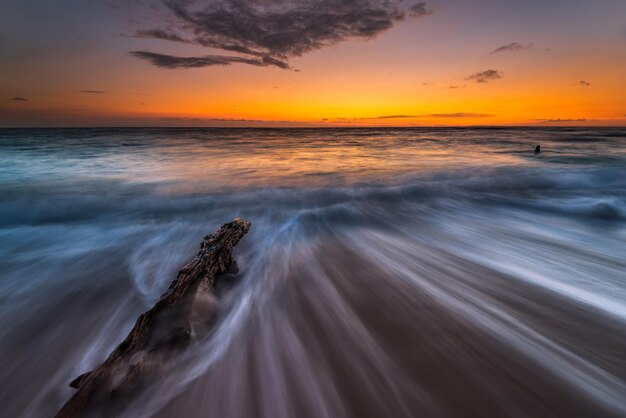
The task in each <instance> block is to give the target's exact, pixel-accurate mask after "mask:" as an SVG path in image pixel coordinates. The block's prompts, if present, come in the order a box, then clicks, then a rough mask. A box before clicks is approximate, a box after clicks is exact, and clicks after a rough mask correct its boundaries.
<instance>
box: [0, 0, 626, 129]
mask: <svg viewBox="0 0 626 418" xmlns="http://www.w3.org/2000/svg"><path fill="white" fill-rule="evenodd" d="M625 80H626V1H625V0H594V1H591V0H523V1H522V0H425V1H424V2H422V1H409V0H248V1H246V0H204V1H201V0H55V1H50V0H20V1H18V0H4V1H2V2H1V3H0V127H47V126H54V127H71V126H277V127H280V126H328V127H333V126H450V125H454V126H456V125H460V126H466V125H489V126H496V125H520V126H526V125H537V126H574V125H593V126H626V81H625Z"/></svg>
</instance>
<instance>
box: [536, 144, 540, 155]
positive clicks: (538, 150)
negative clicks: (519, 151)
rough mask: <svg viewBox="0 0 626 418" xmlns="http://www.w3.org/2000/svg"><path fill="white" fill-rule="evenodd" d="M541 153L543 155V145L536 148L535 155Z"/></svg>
mask: <svg viewBox="0 0 626 418" xmlns="http://www.w3.org/2000/svg"><path fill="white" fill-rule="evenodd" d="M539 153H541V145H537V146H536V147H535V154H539Z"/></svg>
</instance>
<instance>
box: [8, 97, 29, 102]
mask: <svg viewBox="0 0 626 418" xmlns="http://www.w3.org/2000/svg"><path fill="white" fill-rule="evenodd" d="M11 100H12V101H14V102H27V101H28V99H26V98H24V97H14V98H12V99H11Z"/></svg>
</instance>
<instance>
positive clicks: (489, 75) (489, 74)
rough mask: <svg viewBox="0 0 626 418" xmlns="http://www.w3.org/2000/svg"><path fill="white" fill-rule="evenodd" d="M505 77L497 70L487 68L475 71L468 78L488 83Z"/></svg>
mask: <svg viewBox="0 0 626 418" xmlns="http://www.w3.org/2000/svg"><path fill="white" fill-rule="evenodd" d="M502 77H504V74H503V73H502V72H500V71H497V70H485V71H480V72H478V73H474V74H472V75H470V76H469V77H467V78H466V80H469V81H475V82H477V83H488V82H490V81H495V80H499V79H501V78H502Z"/></svg>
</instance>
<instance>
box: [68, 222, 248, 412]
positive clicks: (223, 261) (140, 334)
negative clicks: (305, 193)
mask: <svg viewBox="0 0 626 418" xmlns="http://www.w3.org/2000/svg"><path fill="white" fill-rule="evenodd" d="M249 229H250V222H248V221H245V220H243V219H239V218H237V219H235V220H234V221H232V222H229V223H226V224H224V225H223V226H222V227H221V228H220V229H219V230H218V231H216V232H214V233H213V234H210V235H207V236H206V237H205V238H204V240H203V241H202V244H201V246H200V251H199V252H198V254H197V255H196V257H195V258H194V260H193V261H191V262H190V263H189V264H187V265H186V266H185V267H184V268H183V269H182V270H181V271H180V272H179V273H178V277H177V278H176V280H174V281H173V282H172V284H171V285H170V286H169V288H168V289H167V291H166V292H165V293H164V294H163V295H162V296H161V298H160V299H159V300H158V301H157V303H156V304H155V305H154V306H153V307H152V309H150V310H149V311H147V312H145V313H143V314H141V315H140V316H139V318H138V319H137V322H136V323H135V326H134V327H133V329H132V330H131V331H130V333H129V334H128V336H127V337H126V338H125V339H124V341H122V343H120V345H118V346H117V348H116V349H115V350H114V351H113V352H112V353H111V354H110V355H109V357H108V358H107V359H106V360H105V361H104V363H102V364H101V365H100V366H99V367H97V368H96V369H94V370H93V371H90V372H87V373H83V374H81V375H80V376H78V377H77V378H76V379H74V380H73V381H72V382H71V383H70V386H71V387H73V388H76V389H77V391H76V393H75V394H74V395H73V396H72V397H71V398H70V400H69V401H67V403H66V404H65V405H64V406H63V408H61V410H60V411H59V412H58V413H57V415H56V417H58V418H69V417H85V416H87V417H93V416H98V417H99V416H103V417H109V416H116V415H119V413H120V412H121V411H122V410H123V408H124V405H125V404H127V403H128V402H129V401H130V400H131V399H132V398H133V397H134V396H136V395H137V394H138V393H139V392H140V391H141V389H142V388H144V387H145V386H146V385H148V384H149V383H150V382H151V381H152V380H154V378H155V377H156V376H158V375H159V374H163V373H166V372H167V370H168V368H169V364H170V360H171V359H172V358H173V356H175V355H176V354H178V353H179V352H180V351H181V350H183V349H185V348H186V347H187V346H188V345H189V344H190V343H191V342H192V340H193V338H197V337H198V336H201V335H203V334H204V333H205V332H207V331H208V329H209V328H210V323H211V320H212V319H213V317H214V315H215V311H216V309H217V308H216V306H215V304H207V303H204V302H203V301H205V300H207V299H209V300H211V299H213V298H214V295H213V288H214V285H215V281H216V278H217V277H218V276H219V275H221V274H223V273H225V272H228V271H232V270H233V269H235V268H236V264H235V263H234V261H233V258H232V252H233V247H234V246H235V245H236V244H237V243H238V242H239V241H240V240H241V238H243V236H244V235H245V234H246V233H247V232H248V230H249ZM204 305H206V306H208V307H209V308H206V307H205V308H203V309H198V306H204Z"/></svg>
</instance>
